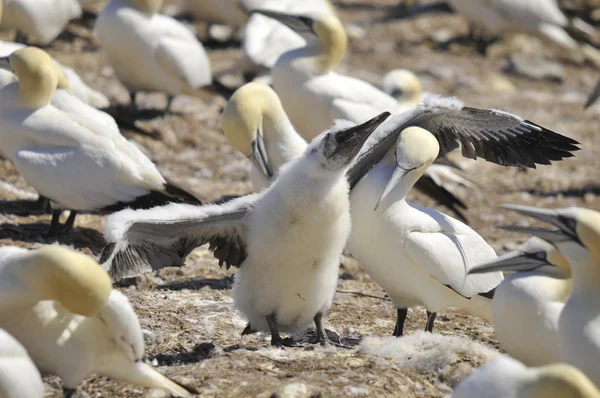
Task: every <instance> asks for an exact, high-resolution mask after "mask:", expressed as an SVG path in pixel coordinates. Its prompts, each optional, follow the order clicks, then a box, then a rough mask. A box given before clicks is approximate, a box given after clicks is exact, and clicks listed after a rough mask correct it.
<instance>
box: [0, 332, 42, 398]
mask: <svg viewBox="0 0 600 398" xmlns="http://www.w3.org/2000/svg"><path fill="white" fill-rule="evenodd" d="M43 396H44V382H43V381H42V375H40V371H39V370H37V368H36V367H35V364H34V363H33V361H32V360H31V358H29V355H28V354H27V350H25V348H24V347H23V346H22V345H21V343H19V342H18V341H17V340H16V339H15V338H14V337H12V336H11V335H10V334H8V333H7V332H6V331H5V330H3V329H0V397H2V398H42V397H43Z"/></svg>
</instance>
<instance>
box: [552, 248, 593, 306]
mask: <svg viewBox="0 0 600 398" xmlns="http://www.w3.org/2000/svg"><path fill="white" fill-rule="evenodd" d="M559 245H560V246H562V245H569V246H568V247H569V249H571V250H568V249H567V250H565V249H564V248H562V247H561V252H562V253H563V255H564V256H565V257H566V258H567V260H568V261H569V264H570V265H571V274H572V275H573V294H574V295H575V294H583V295H587V294H592V295H595V296H597V295H598V294H600V264H598V263H597V262H596V261H595V259H594V257H593V256H592V254H591V253H590V252H589V251H588V250H587V249H584V248H583V247H581V246H580V245H579V244H578V243H574V242H567V243H564V244H562V245H561V244H559ZM573 248H575V250H576V251H575V250H573Z"/></svg>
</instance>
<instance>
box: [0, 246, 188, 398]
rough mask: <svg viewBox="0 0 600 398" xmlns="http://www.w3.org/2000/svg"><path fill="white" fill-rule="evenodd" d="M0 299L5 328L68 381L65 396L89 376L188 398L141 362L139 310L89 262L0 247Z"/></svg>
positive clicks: (66, 253) (73, 255) (45, 368)
mask: <svg viewBox="0 0 600 398" xmlns="http://www.w3.org/2000/svg"><path fill="white" fill-rule="evenodd" d="M0 298H1V299H2V301H1V303H0V327H1V328H3V329H5V330H6V331H8V332H9V333H10V334H12V335H13V336H15V337H16V338H18V340H19V341H20V342H21V344H23V346H24V347H25V348H26V349H27V352H28V353H29V356H30V357H31V359H32V360H33V362H34V363H35V364H36V366H37V367H38V368H39V369H40V371H42V372H43V373H51V374H54V375H57V376H59V377H60V378H61V379H62V380H63V389H64V391H65V396H66V397H70V396H71V395H72V394H73V393H74V392H75V389H76V387H77V385H78V384H79V383H80V382H81V381H83V379H84V378H86V377H87V376H89V375H90V374H92V373H98V374H101V375H104V376H108V377H112V378H115V379H119V380H123V381H126V382H129V383H133V384H138V385H143V386H148V387H156V388H162V389H165V390H167V391H169V392H171V393H172V394H173V395H176V396H180V397H181V396H188V395H189V394H188V393H187V391H186V390H185V389H183V388H182V387H180V386H179V385H177V384H176V383H174V382H172V381H170V380H169V379H167V378H166V377H164V376H162V375H161V374H160V373H158V372H156V371H155V370H154V369H152V367H150V366H149V365H147V364H145V363H143V362H142V357H143V355H144V339H143V336H142V330H141V327H140V324H139V321H138V319H137V317H136V315H135V312H134V311H133V308H132V307H131V304H130V303H129V301H128V300H127V298H126V297H125V296H124V295H123V294H122V293H120V292H119V291H117V290H112V286H111V281H110V278H109V276H108V274H107V273H106V272H105V271H104V270H102V268H100V266H99V265H98V263H97V262H96V261H95V260H93V259H92V258H91V257H88V256H86V255H84V254H81V253H77V252H74V251H72V250H70V249H67V248H64V247H60V246H46V247H43V248H41V249H38V250H33V251H29V250H26V249H22V248H17V247H3V248H0Z"/></svg>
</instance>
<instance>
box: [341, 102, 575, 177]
mask: <svg viewBox="0 0 600 398" xmlns="http://www.w3.org/2000/svg"><path fill="white" fill-rule="evenodd" d="M411 126H418V127H422V128H424V129H426V130H428V131H430V132H431V133H432V134H433V135H434V136H435V137H436V138H437V140H438V142H439V143H440V153H439V157H443V156H445V155H446V154H447V153H448V152H451V151H453V150H454V149H457V148H459V147H460V148H461V150H462V155H463V156H465V157H467V158H471V159H476V158H478V157H481V158H483V159H485V160H487V161H489V162H492V163H496V164H499V165H502V166H522V167H531V168H535V166H536V164H550V162H551V161H553V160H562V159H564V158H568V157H572V156H573V154H572V152H574V151H577V150H579V147H577V145H578V144H579V143H578V142H577V141H575V140H573V139H571V138H569V137H565V136H563V135H560V134H557V133H555V132H553V131H551V130H548V129H546V128H544V127H542V126H540V125H538V124H535V123H533V122H530V121H528V120H525V119H523V118H521V117H519V116H516V115H513V114H510V113H507V112H503V111H497V110H493V109H476V108H468V107H465V106H463V103H462V102H461V101H459V100H456V99H452V98H441V97H438V96H433V97H430V98H428V99H425V101H424V102H423V104H421V105H419V106H418V107H417V108H415V109H414V110H412V111H408V112H405V113H403V114H401V115H397V116H394V117H390V118H389V119H388V120H386V121H385V122H384V123H383V124H382V127H381V128H380V129H378V131H377V132H376V133H375V134H376V135H375V137H373V139H370V141H367V143H366V145H365V147H363V150H362V151H361V154H360V155H359V156H358V158H357V160H356V161H355V162H354V164H353V166H352V168H351V169H350V171H349V172H348V181H349V182H350V186H351V187H352V186H354V185H355V184H356V183H357V182H358V181H359V180H360V179H361V178H362V176H364V175H365V174H366V173H367V172H368V171H369V170H370V169H371V167H373V165H374V164H376V163H377V162H379V161H380V160H381V159H382V158H383V156H384V155H385V154H386V152H387V151H388V150H389V149H390V148H392V147H393V146H394V145H395V144H396V140H397V139H398V136H399V135H400V133H401V132H402V130H404V129H406V128H407V127H411Z"/></svg>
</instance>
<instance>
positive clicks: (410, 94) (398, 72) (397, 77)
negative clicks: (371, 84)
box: [381, 69, 423, 106]
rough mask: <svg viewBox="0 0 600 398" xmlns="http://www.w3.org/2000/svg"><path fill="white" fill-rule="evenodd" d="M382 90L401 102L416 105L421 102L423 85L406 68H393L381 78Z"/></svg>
mask: <svg viewBox="0 0 600 398" xmlns="http://www.w3.org/2000/svg"><path fill="white" fill-rule="evenodd" d="M381 89H382V90H383V92H385V93H387V94H388V95H390V96H392V97H394V98H395V99H396V101H398V102H399V103H401V104H406V105H409V106H416V105H418V104H419V103H421V99H422V96H423V85H422V84H421V81H420V80H419V78H418V77H417V75H415V74H414V73H412V72H411V71H409V70H408V69H393V70H391V71H389V72H388V73H387V74H386V75H385V76H384V77H383V79H382V80H381Z"/></svg>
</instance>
